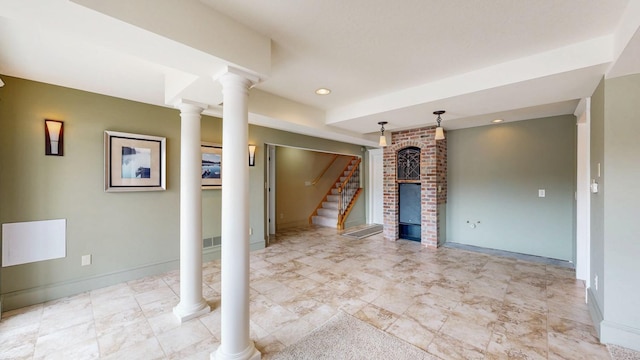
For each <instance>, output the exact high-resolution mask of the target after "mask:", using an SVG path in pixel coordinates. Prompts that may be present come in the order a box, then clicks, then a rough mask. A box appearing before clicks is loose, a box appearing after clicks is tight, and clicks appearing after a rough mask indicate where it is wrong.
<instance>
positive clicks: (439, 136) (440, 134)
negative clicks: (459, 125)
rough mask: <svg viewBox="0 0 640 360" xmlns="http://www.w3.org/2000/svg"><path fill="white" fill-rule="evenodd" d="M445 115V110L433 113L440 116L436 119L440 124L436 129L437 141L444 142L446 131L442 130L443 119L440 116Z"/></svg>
mask: <svg viewBox="0 0 640 360" xmlns="http://www.w3.org/2000/svg"><path fill="white" fill-rule="evenodd" d="M444 113H445V111H444V110H438V111H434V112H433V115H438V118H437V119H436V121H437V122H438V127H436V136H435V139H436V140H444V129H443V128H442V126H440V122H441V121H442V118H441V117H440V115H442V114H444Z"/></svg>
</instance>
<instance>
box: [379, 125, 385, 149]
mask: <svg viewBox="0 0 640 360" xmlns="http://www.w3.org/2000/svg"><path fill="white" fill-rule="evenodd" d="M386 124H387V122H386V121H380V122H379V123H378V125H380V142H378V145H380V146H387V137H386V136H384V126H385V125H386Z"/></svg>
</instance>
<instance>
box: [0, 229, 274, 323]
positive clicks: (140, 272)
mask: <svg viewBox="0 0 640 360" xmlns="http://www.w3.org/2000/svg"><path fill="white" fill-rule="evenodd" d="M264 247H265V242H264V241H259V242H255V243H251V244H249V250H250V251H254V250H260V249H264ZM220 256H221V254H220V246H216V247H214V248H211V249H207V250H203V252H202V260H203V261H204V262H207V261H212V260H217V259H220ZM179 267H180V261H179V260H178V259H175V260H169V261H165V262H160V263H155V264H148V265H143V266H139V267H136V268H131V269H126V270H121V271H116V272H112V273H108V274H101V275H96V276H91V277H87V278H82V279H76V280H69V281H64V282H59V283H55V284H48V285H44V286H38V287H35V288H31V289H24V290H18V291H13V292H8V293H5V294H2V296H0V301H1V304H2V311H9V310H13V309H18V308H21V307H25V306H30V305H35V304H40V303H43V302H45V301H50V300H55V299H60V298H64V297H67V296H72V295H76V294H80V293H83V292H85V291H91V290H95V289H100V288H103V287H107V286H111V285H115V284H119V283H122V282H127V281H131V280H135V279H139V278H142V277H145V276H152V275H158V274H162V273H165V272H167V271H171V270H175V269H178V268H179Z"/></svg>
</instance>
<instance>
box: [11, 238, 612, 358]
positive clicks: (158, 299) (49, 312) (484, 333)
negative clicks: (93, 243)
mask: <svg viewBox="0 0 640 360" xmlns="http://www.w3.org/2000/svg"><path fill="white" fill-rule="evenodd" d="M203 273H204V276H203V289H204V296H205V298H206V299H207V301H209V303H210V304H211V305H212V308H213V311H212V312H211V313H209V314H206V315H203V316H201V317H199V318H197V319H193V320H191V321H189V322H187V323H185V324H183V325H180V324H179V323H178V321H177V320H176V319H175V318H174V316H173V314H172V313H171V310H172V307H173V306H174V305H176V304H177V303H178V292H179V275H178V272H177V271H173V272H169V273H166V274H163V275H159V276H152V277H147V278H144V279H140V280H135V281H130V282H128V283H122V284H118V285H115V286H111V287H108V288H103V289H98V290H94V291H91V292H87V293H83V294H79V295H76V296H72V297H68V298H64V299H60V300H55V301H50V302H47V303H44V304H39V305H34V306H30V307H26V308H22V309H17V310H13V311H9V312H6V313H4V314H3V316H2V320H1V321H0V359H45V358H46V359H92V358H102V359H209V354H210V353H211V352H212V351H215V349H217V347H218V344H219V339H220V309H219V304H220V293H219V292H220V262H219V261H214V262H210V263H206V264H205V265H204V267H203ZM573 278H574V272H573V271H572V270H569V269H565V268H561V267H557V266H552V265H545V264H541V263H534V262H527V261H521V260H515V259H511V258H506V257H499V256H495V255H486V254H481V253H476V252H469V251H465V250H460V249H450V248H440V249H438V250H436V251H434V250H428V249H425V248H422V247H421V246H420V244H418V243H415V242H410V241H404V240H401V241H397V242H389V241H384V240H383V239H382V235H374V236H371V237H369V238H365V239H362V240H353V239H349V238H346V237H342V236H340V235H338V233H337V231H336V230H332V229H326V228H306V229H294V230H289V231H286V232H283V233H282V234H279V235H278V236H277V239H276V240H275V241H274V242H272V244H271V246H270V247H268V248H266V249H264V250H260V251H256V252H252V253H251V337H252V339H254V340H255V341H256V346H257V347H258V349H259V350H260V351H261V352H262V353H263V358H268V357H269V355H270V354H274V353H275V352H277V351H279V350H280V349H282V348H284V347H285V346H287V345H290V344H292V343H295V342H296V341H297V340H298V339H300V338H301V337H302V336H304V335H305V334H306V333H308V332H310V331H311V330H313V329H314V328H316V327H318V326H320V325H321V324H322V323H323V322H325V321H326V320H328V319H329V318H330V317H331V316H333V315H334V314H336V312H338V311H340V310H342V311H345V312H348V313H350V314H352V315H354V316H356V317H358V318H359V319H361V320H364V321H366V322H368V323H370V324H373V325H374V326H376V327H378V328H380V329H382V330H384V331H386V332H388V333H390V334H393V335H395V336H397V337H399V338H401V339H404V340H405V341H407V342H410V343H412V344H414V345H415V346H418V347H420V348H422V349H424V350H426V351H428V352H429V353H431V354H433V355H436V356H438V357H440V358H442V359H609V354H608V352H607V350H606V347H604V346H602V345H600V344H599V343H598V340H597V339H596V333H595V331H594V328H593V326H592V323H591V320H590V318H589V315H588V310H587V307H586V305H585V304H584V301H583V298H584V287H583V284H582V283H581V282H579V281H575V280H574V279H573Z"/></svg>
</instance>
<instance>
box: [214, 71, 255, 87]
mask: <svg viewBox="0 0 640 360" xmlns="http://www.w3.org/2000/svg"><path fill="white" fill-rule="evenodd" d="M233 78H235V79H238V80H241V81H245V82H246V85H247V87H248V88H252V87H254V86H256V85H257V84H258V83H260V81H261V80H262V79H261V78H260V76H258V75H256V74H253V73H250V72H248V71H244V70H240V69H238V68H235V67H232V66H227V67H226V68H225V69H224V70H222V71H221V72H219V73H218V74H216V75H214V76H213V81H219V82H220V83H222V84H223V85H224V81H226V80H227V79H233Z"/></svg>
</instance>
